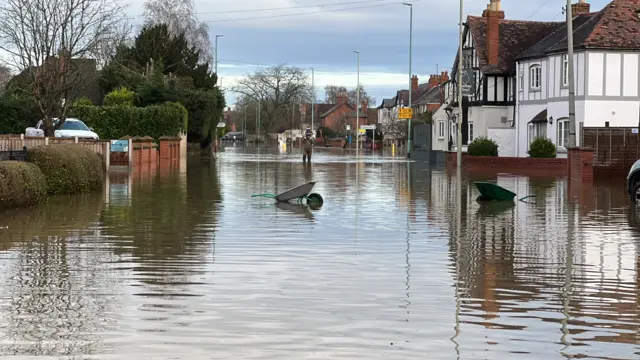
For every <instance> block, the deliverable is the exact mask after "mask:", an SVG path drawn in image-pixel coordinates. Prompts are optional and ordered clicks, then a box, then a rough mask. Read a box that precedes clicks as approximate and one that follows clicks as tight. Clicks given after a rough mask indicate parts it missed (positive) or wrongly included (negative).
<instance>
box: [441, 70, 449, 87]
mask: <svg viewBox="0 0 640 360" xmlns="http://www.w3.org/2000/svg"><path fill="white" fill-rule="evenodd" d="M447 81H449V72H448V71H443V72H442V73H441V74H440V83H441V84H442V83H446V82H447Z"/></svg>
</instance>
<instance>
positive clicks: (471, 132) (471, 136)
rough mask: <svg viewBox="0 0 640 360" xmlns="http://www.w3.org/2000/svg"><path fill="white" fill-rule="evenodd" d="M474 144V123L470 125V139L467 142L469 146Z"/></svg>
mask: <svg viewBox="0 0 640 360" xmlns="http://www.w3.org/2000/svg"><path fill="white" fill-rule="evenodd" d="M472 142H473V123H472V122H470V123H469V139H468V140H467V145H469V144H471V143H472Z"/></svg>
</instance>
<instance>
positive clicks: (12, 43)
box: [0, 0, 123, 136]
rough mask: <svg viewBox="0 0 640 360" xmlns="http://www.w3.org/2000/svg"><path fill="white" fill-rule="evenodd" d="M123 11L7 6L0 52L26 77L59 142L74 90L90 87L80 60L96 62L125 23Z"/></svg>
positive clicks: (67, 1)
mask: <svg viewBox="0 0 640 360" xmlns="http://www.w3.org/2000/svg"><path fill="white" fill-rule="evenodd" d="M122 18H123V16H122V7H121V6H119V5H117V4H116V3H115V2H112V1H109V0H5V2H4V3H3V5H2V6H1V7H0V50H3V51H4V52H6V53H7V56H8V58H9V60H8V61H9V62H10V64H11V65H12V66H13V67H15V68H17V69H18V70H20V71H22V75H21V76H23V77H24V80H25V81H26V82H27V83H28V84H30V86H32V87H33V94H34V96H35V100H36V103H37V104H38V107H39V109H40V112H41V114H42V116H43V118H44V124H45V134H46V135H47V136H53V134H54V130H55V128H54V122H53V117H54V116H55V115H57V116H58V117H59V118H60V121H58V123H57V126H61V125H62V124H63V123H64V120H65V118H66V115H67V112H68V110H69V107H70V106H71V104H72V103H73V96H74V95H73V92H72V90H73V89H74V87H77V86H79V85H81V84H82V83H84V82H86V81H87V79H86V76H84V75H83V71H82V69H81V68H80V65H78V62H76V61H75V60H76V59H78V58H86V57H90V56H92V54H93V53H94V52H95V51H96V48H97V47H99V46H100V44H104V43H105V42H106V41H107V39H110V38H111V37H112V36H113V34H114V29H115V28H116V27H117V25H118V24H120V23H121V19H122Z"/></svg>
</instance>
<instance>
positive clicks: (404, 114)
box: [398, 108, 413, 119]
mask: <svg viewBox="0 0 640 360" xmlns="http://www.w3.org/2000/svg"><path fill="white" fill-rule="evenodd" d="M412 117H413V109H412V108H400V111H399V113H398V118H399V119H411V118H412Z"/></svg>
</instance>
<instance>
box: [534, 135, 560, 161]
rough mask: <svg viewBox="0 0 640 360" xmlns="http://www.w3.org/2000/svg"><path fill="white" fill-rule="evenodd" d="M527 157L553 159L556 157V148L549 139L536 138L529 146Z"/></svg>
mask: <svg viewBox="0 0 640 360" xmlns="http://www.w3.org/2000/svg"><path fill="white" fill-rule="evenodd" d="M529 156H531V157H534V158H554V157H556V146H555V145H554V144H553V141H551V140H549V139H544V138H537V139H535V140H533V141H532V142H531V144H530V145H529Z"/></svg>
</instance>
